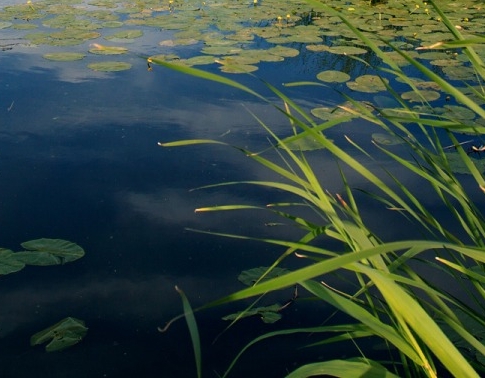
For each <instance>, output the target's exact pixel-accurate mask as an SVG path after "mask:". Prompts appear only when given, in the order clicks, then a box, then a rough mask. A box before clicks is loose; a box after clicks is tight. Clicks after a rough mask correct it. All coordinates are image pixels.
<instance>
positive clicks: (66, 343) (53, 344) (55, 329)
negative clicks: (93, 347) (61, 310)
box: [30, 317, 88, 352]
mask: <svg viewBox="0 0 485 378" xmlns="http://www.w3.org/2000/svg"><path fill="white" fill-rule="evenodd" d="M87 331H88V328H87V327H86V326H85V324H84V322H83V321H82V320H79V319H76V318H71V317H67V318H65V319H63V320H61V321H60V322H58V323H56V324H54V325H53V326H51V327H49V328H46V329H44V330H42V331H40V332H37V333H36V334H35V335H33V336H32V337H31V338H30V345H32V346H34V345H39V344H43V343H46V342H48V341H49V340H50V342H49V343H48V344H47V345H46V347H45V350H46V351H47V352H55V351H60V350H63V349H66V348H69V347H70V346H73V345H75V344H77V343H79V342H80V341H81V340H82V339H83V337H84V336H85V335H86V333H87Z"/></svg>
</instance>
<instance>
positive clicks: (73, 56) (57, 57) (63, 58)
mask: <svg viewBox="0 0 485 378" xmlns="http://www.w3.org/2000/svg"><path fill="white" fill-rule="evenodd" d="M85 56H86V55H84V54H81V53H75V52H61V53H47V54H44V55H43V58H44V59H47V60H54V61H57V62H71V61H74V60H81V59H83V58H84V57H85Z"/></svg>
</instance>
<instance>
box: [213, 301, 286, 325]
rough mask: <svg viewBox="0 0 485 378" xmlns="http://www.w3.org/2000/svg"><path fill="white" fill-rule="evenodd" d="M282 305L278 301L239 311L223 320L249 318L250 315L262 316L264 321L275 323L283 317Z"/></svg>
mask: <svg viewBox="0 0 485 378" xmlns="http://www.w3.org/2000/svg"><path fill="white" fill-rule="evenodd" d="M280 309H281V305H280V304H278V303H276V304H274V305H271V306H265V307H256V308H250V309H248V310H244V311H239V312H236V313H233V314H230V315H226V316H224V317H223V318H222V320H236V319H237V320H238V319H242V318H248V317H250V316H260V317H261V320H262V321H263V322H264V323H268V324H269V323H274V322H277V321H278V320H280V319H281V317H282V316H281V314H280V313H279V312H278V311H279V310H280Z"/></svg>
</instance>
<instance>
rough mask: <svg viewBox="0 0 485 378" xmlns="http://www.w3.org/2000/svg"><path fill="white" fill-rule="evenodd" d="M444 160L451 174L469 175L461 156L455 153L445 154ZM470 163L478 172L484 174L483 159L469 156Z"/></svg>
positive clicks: (484, 161) (484, 163)
mask: <svg viewBox="0 0 485 378" xmlns="http://www.w3.org/2000/svg"><path fill="white" fill-rule="evenodd" d="M445 156H446V159H447V160H448V164H449V165H450V168H451V170H452V172H453V173H460V174H467V175H470V174H471V172H470V170H469V169H468V167H467V166H466V164H465V162H464V161H463V159H462V158H461V156H460V155H459V154H458V153H456V152H445ZM470 159H471V161H472V162H473V164H474V165H475V167H477V169H478V171H479V172H482V173H483V172H485V159H476V158H474V157H472V156H470Z"/></svg>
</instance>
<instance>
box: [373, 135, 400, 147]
mask: <svg viewBox="0 0 485 378" xmlns="http://www.w3.org/2000/svg"><path fill="white" fill-rule="evenodd" d="M372 140H373V141H374V142H376V143H378V144H381V145H384V146H394V145H396V144H402V143H404V140H403V139H401V138H399V137H397V136H395V135H392V134H384V133H374V134H372Z"/></svg>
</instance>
